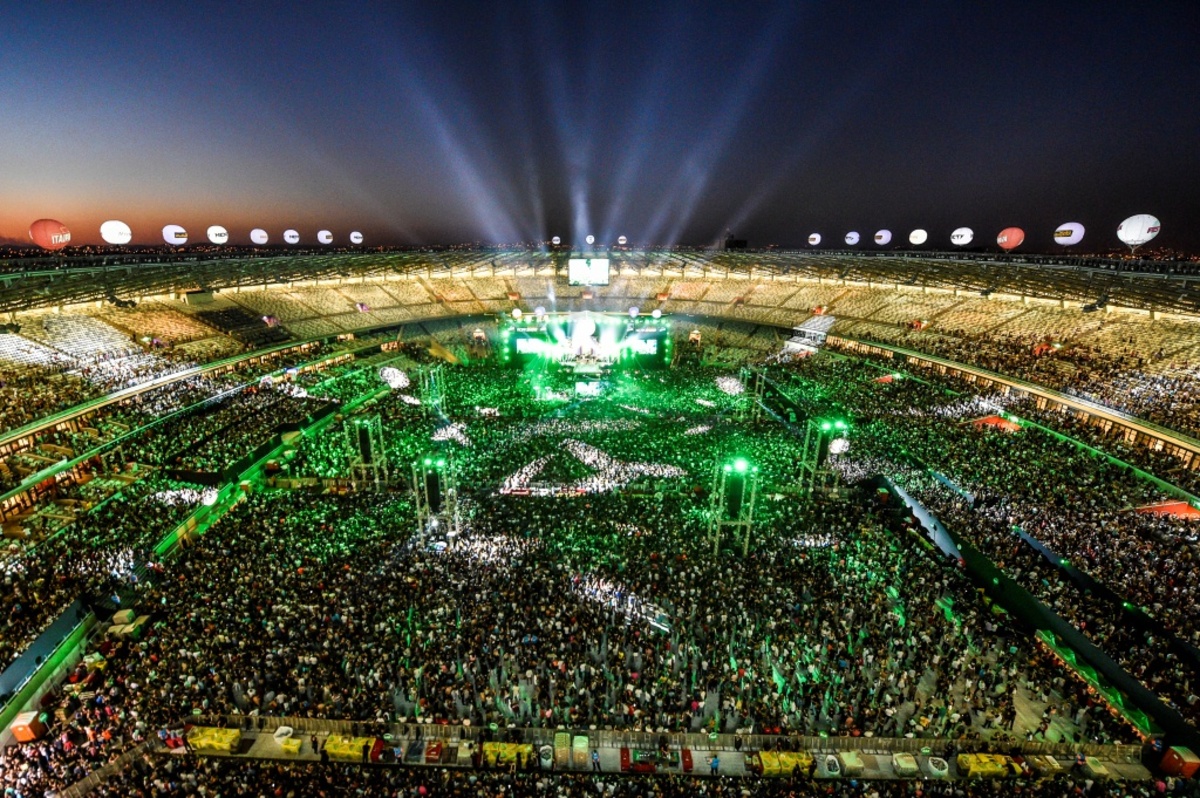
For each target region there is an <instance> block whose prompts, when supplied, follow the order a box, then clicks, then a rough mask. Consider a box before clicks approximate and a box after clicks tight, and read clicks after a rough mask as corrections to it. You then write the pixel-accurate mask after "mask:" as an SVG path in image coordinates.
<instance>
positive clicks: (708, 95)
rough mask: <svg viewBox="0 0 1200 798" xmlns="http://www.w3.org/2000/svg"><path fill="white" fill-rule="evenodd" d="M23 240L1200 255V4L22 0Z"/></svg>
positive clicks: (16, 110) (0, 67)
mask: <svg viewBox="0 0 1200 798" xmlns="http://www.w3.org/2000/svg"><path fill="white" fill-rule="evenodd" d="M0 11H3V13H4V18H5V28H6V35H5V42H4V45H3V46H2V47H0V114H2V117H0V118H2V119H3V123H2V124H0V243H9V244H17V243H21V244H23V243H25V242H27V240H28V238H27V230H28V227H29V224H30V223H31V222H32V221H34V220H35V219H39V218H43V217H49V218H54V219H58V220H60V221H62V222H63V223H64V224H66V225H67V226H68V227H69V228H70V229H71V230H72V233H73V242H74V243H98V242H99V241H100V237H99V226H100V223H101V222H103V221H105V220H106V219H120V220H123V221H125V222H127V223H128V224H129V225H130V226H131V227H132V229H133V233H134V243H143V244H152V243H161V240H162V239H161V233H160V231H161V229H162V227H163V226H164V225H167V224H180V225H183V226H184V227H185V228H187V229H188V231H189V235H190V236H191V240H193V241H195V240H197V238H198V237H199V238H202V237H203V231H204V230H205V228H207V227H208V226H209V225H212V224H220V225H223V226H225V227H227V228H228V229H229V232H230V241H231V242H233V243H249V239H248V235H249V231H250V229H251V228H254V227H261V228H263V229H265V230H267V231H268V234H269V235H270V236H271V241H272V243H277V242H279V241H280V240H281V236H282V232H283V230H284V229H288V228H291V229H295V230H297V231H298V232H299V233H300V235H301V241H302V242H304V243H310V244H311V243H314V242H315V237H316V231H317V230H318V229H328V230H330V231H331V232H332V233H333V235H334V241H335V243H345V241H346V237H347V236H348V234H349V232H350V231H351V230H357V231H360V232H362V233H363V236H364V240H365V242H366V243H367V244H455V243H465V242H482V243H496V244H500V243H514V242H521V241H524V242H528V241H536V240H545V239H548V238H549V237H551V236H554V235H559V236H561V237H562V238H563V239H564V240H565V241H567V242H571V243H579V242H581V241H582V240H583V238H584V236H586V235H588V234H591V235H595V236H596V238H597V239H598V240H599V241H600V242H601V243H605V242H613V241H615V240H616V238H617V236H621V235H624V236H627V237H628V239H629V240H630V241H631V242H633V243H638V244H654V245H663V244H697V245H703V244H709V243H712V242H714V241H717V240H719V239H721V238H724V237H725V235H726V234H727V233H732V234H733V235H735V236H736V237H738V238H745V239H747V240H749V242H750V245H751V246H767V245H780V246H802V245H804V244H805V241H806V239H807V237H808V235H809V234H810V233H813V232H819V233H821V235H822V236H823V237H824V239H825V241H826V242H827V243H828V242H835V241H836V242H840V241H841V239H842V237H843V236H844V235H845V233H846V232H848V231H851V230H854V231H859V232H860V233H861V234H862V236H863V238H864V245H863V246H869V245H870V244H869V242H870V237H871V235H872V234H873V233H874V231H875V230H877V229H881V228H885V229H890V230H893V231H895V232H896V236H897V239H903V238H906V237H907V231H909V230H911V229H913V228H917V227H920V228H924V229H927V230H928V231H929V235H930V241H929V246H930V247H934V248H941V249H948V248H950V240H949V239H950V233H951V231H952V230H953V229H955V228H957V227H959V226H967V227H970V228H972V229H973V230H974V231H975V234H976V237H977V241H983V242H987V243H990V242H992V241H994V238H995V235H996V233H997V232H998V231H999V230H1000V229H1001V228H1004V227H1006V226H1009V225H1016V226H1019V227H1022V228H1023V229H1024V230H1025V231H1026V233H1027V244H1026V247H1025V248H1026V249H1030V250H1035V251H1037V250H1047V249H1050V248H1051V247H1052V246H1053V245H1052V244H1051V243H1050V242H1051V241H1052V238H1051V236H1052V233H1053V230H1054V229H1055V227H1056V226H1058V225H1059V224H1061V223H1063V222H1068V221H1075V222H1081V223H1083V224H1084V226H1085V227H1086V228H1087V231H1088V232H1087V235H1086V236H1085V238H1084V241H1083V243H1082V244H1081V245H1080V247H1079V248H1080V249H1084V250H1087V251H1098V250H1104V249H1109V248H1112V247H1114V246H1117V245H1118V244H1119V242H1118V240H1117V238H1116V234H1115V231H1116V227H1117V225H1118V224H1119V223H1120V221H1121V220H1122V219H1124V218H1125V217H1127V216H1129V215H1131V214H1136V213H1151V214H1154V215H1155V216H1157V217H1158V218H1159V219H1160V220H1161V221H1162V233H1161V234H1160V236H1159V238H1158V240H1157V241H1155V244H1156V245H1162V246H1164V247H1171V248H1175V249H1180V250H1185V251H1192V252H1200V224H1197V222H1198V221H1200V154H1198V153H1200V103H1197V101H1196V98H1197V97H1200V58H1198V57H1197V55H1196V53H1197V50H1196V44H1195V43H1196V42H1197V41H1200V14H1198V13H1196V11H1195V7H1194V4H1191V3H1183V2H1179V3H1154V2H1151V3H1127V4H1115V3H1057V4H1048V3H1044V2H1039V3H1028V4H1021V3H1004V4H999V3H961V2H947V3H939V2H922V3H894V4H890V3H869V4H866V3H864V4H853V3H849V4H847V3H832V2H830V3H816V2H812V3H808V2H780V3H772V2H745V3H730V2H706V1H705V0H686V1H684V2H673V1H672V0H662V1H661V2H645V1H644V0H642V2H630V3H604V4H586V3H573V2H566V3H551V2H531V1H529V0H504V2H498V3H494V4H493V3H483V2H472V3H457V2H453V1H452V0H438V1H437V2H406V3H347V4H341V3H327V4H295V3H269V2H261V3H259V2H256V3H243V4H232V3H229V4H215V3H205V2H188V3H153V4H151V3H129V4H124V3H117V2H111V3H78V4H70V5H69V6H68V5H51V6H39V5H37V4H29V3H22V4H19V5H18V4H15V3H12V4H9V3H7V2H0Z"/></svg>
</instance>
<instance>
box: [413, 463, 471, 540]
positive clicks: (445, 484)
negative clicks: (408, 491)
mask: <svg viewBox="0 0 1200 798" xmlns="http://www.w3.org/2000/svg"><path fill="white" fill-rule="evenodd" d="M412 477H413V503H414V504H415V505H416V508H417V535H419V536H421V537H434V538H442V537H444V538H447V539H448V538H453V537H455V536H456V535H458V533H459V532H461V531H462V520H461V517H460V513H459V507H458V481H457V478H456V476H455V471H454V462H453V460H452V459H451V458H450V457H449V456H448V455H445V454H442V453H440V452H434V453H430V454H426V455H424V456H423V457H420V458H418V459H417V460H416V461H414V462H413V464H412Z"/></svg>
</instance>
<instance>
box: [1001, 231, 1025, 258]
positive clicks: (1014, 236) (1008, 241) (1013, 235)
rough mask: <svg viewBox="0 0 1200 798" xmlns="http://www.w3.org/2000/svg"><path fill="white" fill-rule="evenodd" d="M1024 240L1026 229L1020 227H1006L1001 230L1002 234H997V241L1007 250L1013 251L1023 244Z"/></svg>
mask: <svg viewBox="0 0 1200 798" xmlns="http://www.w3.org/2000/svg"><path fill="white" fill-rule="evenodd" d="M1024 240H1025V231H1024V230H1022V229H1021V228H1019V227H1006V228H1004V229H1003V230H1001V231H1000V235H998V236H996V243H997V244H999V245H1000V249H1002V250H1004V251H1005V252H1012V251H1013V250H1014V249H1016V248H1017V247H1019V246H1021V242H1022V241H1024Z"/></svg>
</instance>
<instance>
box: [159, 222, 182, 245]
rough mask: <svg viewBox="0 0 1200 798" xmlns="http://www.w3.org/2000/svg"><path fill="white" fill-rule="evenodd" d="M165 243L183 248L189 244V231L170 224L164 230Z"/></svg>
mask: <svg viewBox="0 0 1200 798" xmlns="http://www.w3.org/2000/svg"><path fill="white" fill-rule="evenodd" d="M162 233H163V241H166V242H167V243H168V244H170V245H172V246H176V247H178V246H182V245H183V244H186V243H187V230H184V229H183V228H182V227H180V226H179V225H177V224H169V225H167V226H166V227H164V228H163V231H162Z"/></svg>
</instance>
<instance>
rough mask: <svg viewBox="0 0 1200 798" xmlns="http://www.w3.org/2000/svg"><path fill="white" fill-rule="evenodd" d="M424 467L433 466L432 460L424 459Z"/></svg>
mask: <svg viewBox="0 0 1200 798" xmlns="http://www.w3.org/2000/svg"><path fill="white" fill-rule="evenodd" d="M425 465H433V460H432V459H430V458H428V457H426V458H425Z"/></svg>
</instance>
